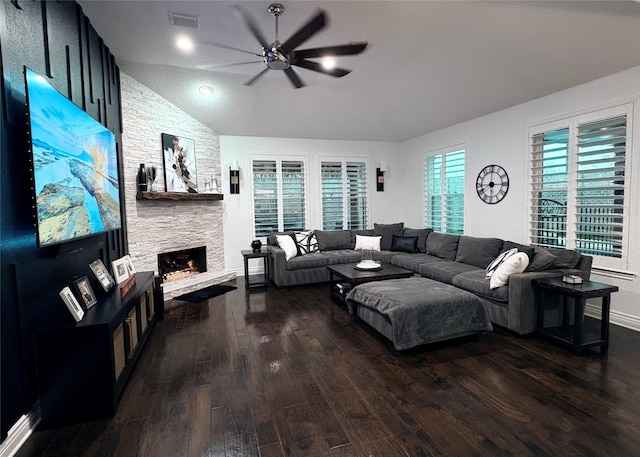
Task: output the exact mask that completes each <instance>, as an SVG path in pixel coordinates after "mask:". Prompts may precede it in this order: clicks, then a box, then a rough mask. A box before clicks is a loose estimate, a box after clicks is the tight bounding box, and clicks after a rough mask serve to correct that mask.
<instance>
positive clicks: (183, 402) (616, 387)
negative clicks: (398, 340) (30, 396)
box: [17, 278, 640, 457]
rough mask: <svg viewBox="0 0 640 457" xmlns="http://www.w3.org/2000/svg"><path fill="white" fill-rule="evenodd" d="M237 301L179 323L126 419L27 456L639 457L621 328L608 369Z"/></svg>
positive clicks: (153, 353)
mask: <svg viewBox="0 0 640 457" xmlns="http://www.w3.org/2000/svg"><path fill="white" fill-rule="evenodd" d="M237 286H238V289H237V290H235V291H232V292H229V293H227V294H225V295H222V296H219V297H215V298H212V299H210V300H208V301H204V302H201V303H185V302H180V303H179V306H176V307H173V308H171V309H168V311H167V314H166V317H165V320H164V321H163V322H160V323H159V325H158V326H157V327H156V328H155V330H154V332H153V333H152V335H151V338H150V340H149V343H148V345H147V347H146V349H145V351H144V352H143V354H142V356H141V358H140V360H139V362H138V365H137V367H136V369H135V371H134V373H133V376H132V378H131V381H130V383H129V385H128V387H127V389H126V390H125V393H124V395H123V397H122V400H121V402H120V405H119V408H118V412H117V414H116V415H115V417H113V418H108V419H101V420H96V421H92V422H86V423H82V424H77V425H72V426H68V427H64V428H57V429H51V430H38V431H36V432H35V433H34V434H33V435H32V436H31V437H30V438H29V440H28V441H27V442H26V443H25V445H24V446H23V447H22V449H21V450H20V451H19V452H18V454H17V457H54V456H64V457H74V456H77V457H89V456H119V457H125V456H126V457H129V456H140V457H163V456H167V457H180V456H193V457H217V456H225V457H232V456H233V457H240V456H261V457H275V456H296V457H297V456H327V457H329V456H331V457H346V456H357V457H394V456H496V455H504V456H511V455H512V456H616V457H618V456H631V455H640V369H639V363H638V362H639V361H640V334H638V333H635V332H632V331H630V330H626V329H623V328H621V327H616V326H613V325H612V326H611V342H610V347H609V352H608V354H606V355H603V356H601V355H599V354H597V353H591V354H589V353H587V354H585V355H582V356H581V357H576V356H574V355H572V354H571V353H570V352H569V351H566V350H565V349H563V348H560V347H557V346H554V345H552V344H551V343H549V342H546V341H543V340H539V339H537V338H534V337H528V338H523V337H518V336H516V335H514V334H512V333H510V332H507V331H505V330H501V329H496V330H495V331H494V332H493V333H491V334H486V335H482V336H480V337H479V338H477V339H465V340H459V341H455V342H450V343H446V344H437V345H431V346H424V347H421V348H419V349H418V350H412V351H408V352H401V353H400V352H396V351H394V350H393V347H392V346H391V344H390V343H389V342H387V341H386V340H385V339H384V338H383V337H381V336H379V335H378V334H377V333H376V332H375V331H373V330H372V329H371V328H369V327H368V326H367V325H366V324H364V323H362V322H358V321H354V320H352V318H350V317H349V315H348V314H347V312H346V310H345V309H343V308H341V307H339V306H338V305H336V304H335V303H333V302H332V301H330V300H329V298H328V294H329V291H328V285H326V284H325V285H319V286H308V287H298V288H290V289H282V290H278V289H275V288H269V289H268V290H256V291H252V292H251V293H250V294H247V293H246V292H245V290H244V286H243V282H242V280H241V278H240V279H239V280H238V281H237ZM615 299H616V297H615V296H614V297H613V300H614V301H615Z"/></svg>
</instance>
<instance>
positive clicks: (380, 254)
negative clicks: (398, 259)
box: [373, 251, 408, 263]
mask: <svg viewBox="0 0 640 457" xmlns="http://www.w3.org/2000/svg"><path fill="white" fill-rule="evenodd" d="M396 255H398V253H397V252H393V251H373V260H375V261H376V262H387V263H390V262H391V259H392V258H393V257H394V256H396ZM407 255H408V254H407Z"/></svg>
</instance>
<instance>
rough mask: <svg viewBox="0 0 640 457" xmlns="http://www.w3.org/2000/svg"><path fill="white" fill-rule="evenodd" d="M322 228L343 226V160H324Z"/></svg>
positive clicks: (321, 174) (322, 169) (339, 228)
mask: <svg viewBox="0 0 640 457" xmlns="http://www.w3.org/2000/svg"><path fill="white" fill-rule="evenodd" d="M320 177H321V181H322V230H342V228H343V221H344V219H343V217H342V214H343V213H342V208H343V185H342V162H322V163H321V164H320Z"/></svg>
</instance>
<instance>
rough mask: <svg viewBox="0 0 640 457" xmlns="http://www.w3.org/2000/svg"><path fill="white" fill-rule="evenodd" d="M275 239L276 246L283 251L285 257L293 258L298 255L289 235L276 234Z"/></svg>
mask: <svg viewBox="0 0 640 457" xmlns="http://www.w3.org/2000/svg"><path fill="white" fill-rule="evenodd" d="M276 240H277V241H278V246H280V248H281V249H282V250H283V251H284V257H285V259H287V260H289V259H293V258H294V257H295V256H297V255H298V247H297V246H296V242H295V241H293V238H292V237H291V235H276Z"/></svg>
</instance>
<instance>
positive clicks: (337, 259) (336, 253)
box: [325, 249, 377, 265]
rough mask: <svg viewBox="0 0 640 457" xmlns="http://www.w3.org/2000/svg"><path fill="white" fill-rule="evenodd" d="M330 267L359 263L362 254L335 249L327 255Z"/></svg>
mask: <svg viewBox="0 0 640 457" xmlns="http://www.w3.org/2000/svg"><path fill="white" fill-rule="evenodd" d="M376 252H377V251H376ZM325 255H326V256H327V264H328V265H336V264H339V263H358V262H360V261H361V260H362V252H361V251H354V250H353V249H335V250H333V251H331V252H328V253H326V254H325Z"/></svg>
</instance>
